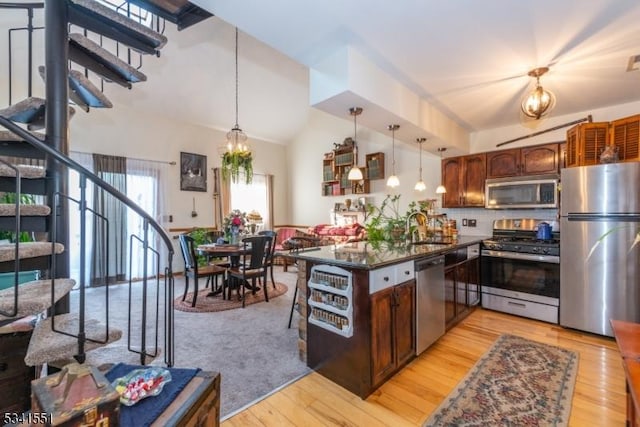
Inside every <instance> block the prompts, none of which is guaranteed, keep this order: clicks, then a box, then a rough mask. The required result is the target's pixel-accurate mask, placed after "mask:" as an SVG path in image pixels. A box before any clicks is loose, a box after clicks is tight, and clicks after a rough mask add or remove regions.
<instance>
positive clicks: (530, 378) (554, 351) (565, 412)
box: [423, 335, 578, 427]
mask: <svg viewBox="0 0 640 427" xmlns="http://www.w3.org/2000/svg"><path fill="white" fill-rule="evenodd" d="M577 372H578V354H577V353H575V352H573V351H570V350H567V349H564V348H560V347H555V346H551V345H547V344H542V343H538V342H535V341H530V340H528V339H525V338H521V337H517V336H514V335H502V336H500V338H498V339H497V340H496V342H495V343H493V345H492V346H491V348H490V349H489V350H488V351H487V353H485V354H484V355H483V356H482V357H481V358H480V360H478V362H477V363H476V364H475V366H474V367H473V368H472V369H471V371H470V372H469V373H468V374H467V375H466V377H465V378H463V379H462V381H460V383H459V384H458V385H457V386H456V388H455V389H454V390H453V391H452V392H451V393H450V394H449V396H447V397H446V398H445V400H444V401H443V402H442V404H440V406H439V407H438V408H437V409H436V410H435V412H434V413H433V414H431V416H430V417H429V419H428V420H427V421H426V422H425V424H423V427H427V426H456V427H459V426H489V425H491V426H543V425H544V426H566V425H567V424H568V423H569V413H570V411H571V398H572V396H573V388H574V386H575V382H576V375H577Z"/></svg>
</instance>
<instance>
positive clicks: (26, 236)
mask: <svg viewBox="0 0 640 427" xmlns="http://www.w3.org/2000/svg"><path fill="white" fill-rule="evenodd" d="M0 203H6V204H11V205H13V204H15V203H16V193H0ZM35 203H36V200H35V198H34V197H33V195H31V194H21V195H20V204H22V205H33V204H35ZM18 236H19V238H18V240H19V241H20V242H32V241H33V240H34V239H33V234H32V233H29V232H27V231H21V232H20V234H19V235H18ZM0 240H9V241H10V242H11V243H14V242H15V241H16V233H15V232H13V231H8V230H2V231H0Z"/></svg>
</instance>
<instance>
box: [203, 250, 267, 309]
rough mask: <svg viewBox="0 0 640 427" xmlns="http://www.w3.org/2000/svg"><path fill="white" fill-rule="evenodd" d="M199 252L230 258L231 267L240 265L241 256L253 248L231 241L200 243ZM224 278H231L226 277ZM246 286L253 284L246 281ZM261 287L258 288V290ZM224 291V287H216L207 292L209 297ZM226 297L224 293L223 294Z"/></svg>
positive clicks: (211, 256) (210, 256) (210, 255)
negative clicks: (231, 242)
mask: <svg viewBox="0 0 640 427" xmlns="http://www.w3.org/2000/svg"><path fill="white" fill-rule="evenodd" d="M196 249H197V250H198V253H200V254H201V255H205V256H207V257H209V258H224V257H228V258H229V264H230V267H231V268H237V267H238V266H239V265H240V257H241V256H242V255H244V254H247V253H250V252H251V248H245V246H244V244H242V243H239V244H230V243H205V244H202V245H198V247H197V248H196ZM224 280H229V279H228V278H225V279H224ZM244 286H246V287H248V288H251V285H250V284H248V283H245V284H244ZM257 290H259V288H257V289H256V291H257ZM221 292H222V289H216V290H214V291H212V292H209V293H208V294H207V296H208V297H212V296H215V295H218V294H220V293H221ZM223 298H224V295H223Z"/></svg>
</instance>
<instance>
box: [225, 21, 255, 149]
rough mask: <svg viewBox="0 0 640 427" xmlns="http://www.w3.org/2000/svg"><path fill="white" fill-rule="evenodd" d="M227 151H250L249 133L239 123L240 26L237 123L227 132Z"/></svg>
mask: <svg viewBox="0 0 640 427" xmlns="http://www.w3.org/2000/svg"><path fill="white" fill-rule="evenodd" d="M226 152H227V153H246V154H249V153H250V150H249V145H248V144H247V135H246V134H245V133H244V132H243V131H242V129H240V126H239V125H238V27H236V124H235V125H234V126H233V128H232V129H231V130H230V131H229V132H228V133H227V143H226Z"/></svg>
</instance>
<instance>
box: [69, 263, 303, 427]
mask: <svg viewBox="0 0 640 427" xmlns="http://www.w3.org/2000/svg"><path fill="white" fill-rule="evenodd" d="M275 273H276V274H275V276H276V281H278V282H282V283H285V284H286V285H287V287H288V288H289V290H288V291H287V293H286V294H284V295H282V296H280V297H278V298H275V299H272V300H270V301H269V302H268V303H267V302H261V303H257V304H253V305H250V306H247V307H246V308H244V309H241V308H240V309H235V310H228V311H220V312H214V313H186V312H181V311H177V310H175V311H174V312H175V324H176V327H175V336H176V354H175V365H174V366H175V367H197V368H201V369H203V370H207V371H217V372H220V373H221V375H222V383H221V417H222V418H226V417H228V416H230V415H232V414H234V413H235V412H237V411H238V410H240V409H242V408H244V407H245V406H247V405H249V404H251V403H252V402H254V401H256V400H259V399H261V398H263V397H265V396H266V395H268V394H269V393H271V392H272V391H274V390H275V389H277V388H279V387H281V386H282V385H284V384H287V383H289V382H291V381H292V380H294V379H297V378H299V377H300V376H303V375H305V374H307V373H308V372H309V369H308V368H307V367H306V365H305V364H304V363H303V362H301V361H300V360H299V359H298V343H297V338H298V329H297V327H296V326H297V319H298V315H297V313H296V314H294V321H293V324H292V328H291V329H287V322H288V320H289V310H290V308H291V300H292V298H293V292H294V287H295V282H296V276H297V273H296V272H295V268H290V271H289V272H286V273H285V272H283V271H282V268H281V267H276V270H275ZM200 286H204V281H202V283H201V284H200ZM269 286H272V285H271V282H269ZM175 290H176V295H182V292H183V290H184V280H183V278H182V277H178V278H176V286H175ZM103 292H104V290H103V288H102V289H100V288H96V289H89V290H88V292H87V294H88V296H87V299H88V301H91V302H89V303H88V306H90V307H91V308H90V309H89V310H88V312H90V313H91V314H90V317H92V318H94V317H96V316H101V315H102V313H103V311H102V309H101V307H102V304H100V303H99V302H98V301H99V299H100V295H102V294H103ZM77 293H78V292H77V291H74V292H72V296H73V298H72V301H73V303H75V300H76V298H77ZM110 293H111V294H110V301H111V307H110V311H111V316H110V322H112V324H113V325H114V326H116V327H118V328H122V329H123V332H124V336H123V339H122V340H120V341H118V342H116V343H114V344H112V345H111V347H112V348H109V349H107V350H111V351H104V350H103V351H100V350H98V351H96V353H95V354H96V355H98V354H100V353H102V354H103V355H108V357H110V358H112V359H114V358H117V359H118V360H111V362H112V363H116V362H121V361H122V362H126V363H139V362H136V359H135V357H134V355H133V354H132V353H129V352H126V353H123V352H122V351H121V349H122V348H123V346H124V348H125V349H126V334H127V330H126V319H127V314H126V306H127V303H126V301H127V299H126V298H127V293H128V286H127V285H117V286H112V287H111V290H110ZM134 294H135V293H134ZM73 303H72V304H73ZM74 307H75V306H74ZM160 346H162V343H160ZM119 349H120V350H119ZM114 354H117V356H115V357H114ZM100 359H102V357H100ZM138 360H139V359H138ZM88 362H90V363H93V364H98V363H100V362H102V363H105V362H107V361H106V360H92V357H91V353H89V354H88ZM151 364H152V365H163V364H164V360H163V356H162V355H161V356H160V357H159V358H158V359H156V360H155V361H153V362H152V363H151Z"/></svg>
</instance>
